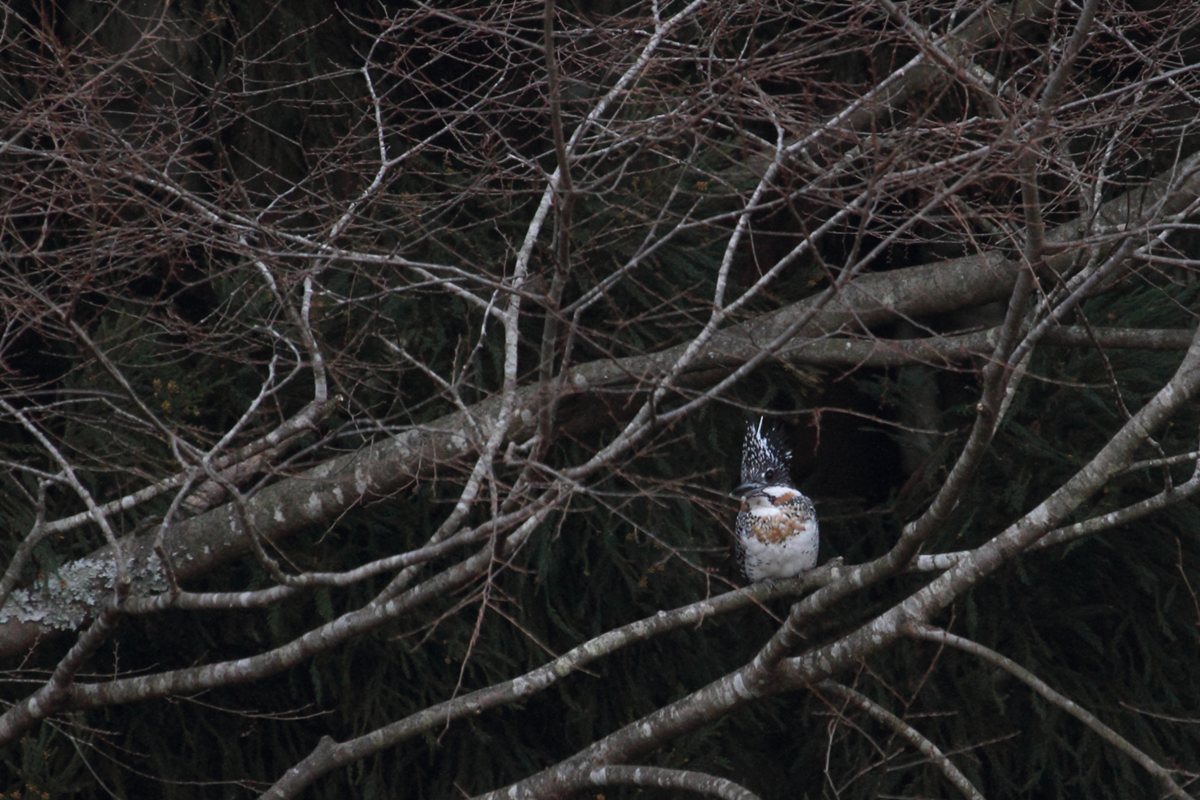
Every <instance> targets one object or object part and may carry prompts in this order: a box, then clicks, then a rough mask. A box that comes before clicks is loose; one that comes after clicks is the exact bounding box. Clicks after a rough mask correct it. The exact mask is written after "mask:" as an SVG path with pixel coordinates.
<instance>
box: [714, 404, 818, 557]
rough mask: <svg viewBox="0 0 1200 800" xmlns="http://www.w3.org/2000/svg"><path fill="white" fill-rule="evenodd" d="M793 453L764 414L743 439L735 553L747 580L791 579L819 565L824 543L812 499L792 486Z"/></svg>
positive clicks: (779, 431) (751, 424) (780, 433)
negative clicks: (740, 502)
mask: <svg viewBox="0 0 1200 800" xmlns="http://www.w3.org/2000/svg"><path fill="white" fill-rule="evenodd" d="M791 460H792V451H791V450H790V449H788V446H787V441H786V439H785V437H784V434H783V431H782V430H780V429H779V428H778V427H776V426H773V425H770V424H768V423H767V422H766V421H765V420H763V419H762V418H761V417H760V418H759V420H758V422H757V423H753V422H751V423H749V424H747V426H746V438H745V439H744V440H743V442H742V481H741V484H740V485H739V486H738V487H737V488H736V489H734V490H733V495H734V497H739V498H741V501H742V508H741V511H740V512H739V513H738V516H737V526H736V531H735V534H736V537H735V545H734V546H735V554H736V557H737V564H738V570H739V571H740V572H741V573H742V575H743V576H745V578H746V579H747V580H749V581H761V580H766V579H768V578H790V577H792V576H794V575H799V574H800V573H801V572H804V571H805V570H809V569H812V568H813V567H814V566H816V564H817V549H818V545H819V543H820V538H819V533H818V527H817V512H816V509H815V508H813V503H812V500H809V499H808V498H807V497H806V496H805V495H804V494H802V493H801V492H800V490H799V489H797V488H796V487H795V486H793V485H792V476H791V469H790V465H791Z"/></svg>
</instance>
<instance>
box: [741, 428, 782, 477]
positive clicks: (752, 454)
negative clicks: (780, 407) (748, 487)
mask: <svg viewBox="0 0 1200 800" xmlns="http://www.w3.org/2000/svg"><path fill="white" fill-rule="evenodd" d="M791 461H792V451H791V450H790V449H789V448H788V446H787V437H786V436H784V433H783V430H782V429H781V428H780V427H779V426H777V425H774V424H772V423H769V422H767V421H766V420H765V419H764V418H763V417H759V418H758V422H757V423H755V422H747V423H746V438H745V439H744V440H743V441H742V483H747V482H757V483H764V484H768V485H771V484H784V485H788V486H790V485H791V483H792V475H791V469H790V466H789V465H790V464H791Z"/></svg>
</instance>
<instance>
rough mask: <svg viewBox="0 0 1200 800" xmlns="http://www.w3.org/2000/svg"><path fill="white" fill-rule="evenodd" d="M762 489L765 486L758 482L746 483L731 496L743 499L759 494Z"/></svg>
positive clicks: (731, 493)
mask: <svg viewBox="0 0 1200 800" xmlns="http://www.w3.org/2000/svg"><path fill="white" fill-rule="evenodd" d="M762 488H763V485H762V484H761V483H759V482H758V481H746V482H745V483H743V484H742V485H741V486H738V487H737V488H736V489H734V490H733V491H732V492H730V493H729V494H730V495H731V496H733V497H738V498H742V497H745V496H746V495H750V494H754V493H755V492H757V491H758V490H759V489H762Z"/></svg>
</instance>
